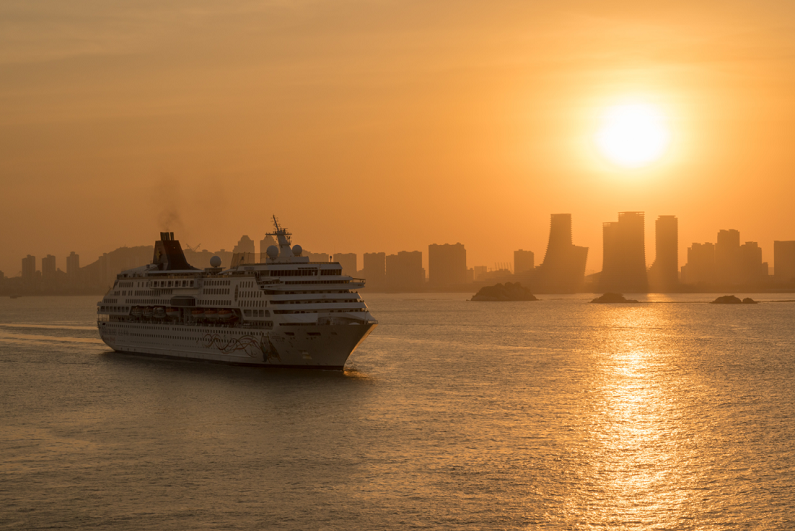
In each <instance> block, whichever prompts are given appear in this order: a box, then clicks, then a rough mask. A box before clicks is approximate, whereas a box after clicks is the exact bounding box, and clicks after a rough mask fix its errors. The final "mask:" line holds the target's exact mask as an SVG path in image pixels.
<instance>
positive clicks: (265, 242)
mask: <svg viewBox="0 0 795 531" xmlns="http://www.w3.org/2000/svg"><path fill="white" fill-rule="evenodd" d="M271 245H275V246H276V247H278V246H279V244H278V243H277V242H276V238H274V237H273V236H268V235H265V237H264V238H262V239H261V240H260V241H259V261H260V262H261V263H263V264H264V263H265V262H266V261H267V260H266V259H267V254H266V253H267V252H268V247H270V246H271Z"/></svg>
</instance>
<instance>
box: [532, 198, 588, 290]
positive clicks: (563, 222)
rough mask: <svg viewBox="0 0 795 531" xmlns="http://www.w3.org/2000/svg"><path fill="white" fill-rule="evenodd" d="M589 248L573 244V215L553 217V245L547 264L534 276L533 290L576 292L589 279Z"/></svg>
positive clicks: (550, 233)
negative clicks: (586, 277)
mask: <svg viewBox="0 0 795 531" xmlns="http://www.w3.org/2000/svg"><path fill="white" fill-rule="evenodd" d="M587 259H588V248H587V247H579V246H576V245H574V244H573V243H572V235H571V214H552V217H551V219H550V223H549V243H548V244H547V252H546V254H545V255H544V261H543V262H542V263H541V265H540V266H538V268H536V270H535V274H534V275H533V281H532V286H533V290H535V291H537V292H539V293H572V292H574V291H577V290H578V289H580V288H581V287H582V285H583V282H584V280H585V263H586V261H587Z"/></svg>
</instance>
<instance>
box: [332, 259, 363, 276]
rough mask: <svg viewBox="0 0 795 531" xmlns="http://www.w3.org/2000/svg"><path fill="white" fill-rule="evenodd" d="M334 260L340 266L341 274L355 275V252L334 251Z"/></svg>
mask: <svg viewBox="0 0 795 531" xmlns="http://www.w3.org/2000/svg"><path fill="white" fill-rule="evenodd" d="M334 261H335V262H339V264H340V265H341V266H342V274H343V275H348V276H353V277H355V276H356V272H357V271H358V270H357V268H356V253H335V254H334Z"/></svg>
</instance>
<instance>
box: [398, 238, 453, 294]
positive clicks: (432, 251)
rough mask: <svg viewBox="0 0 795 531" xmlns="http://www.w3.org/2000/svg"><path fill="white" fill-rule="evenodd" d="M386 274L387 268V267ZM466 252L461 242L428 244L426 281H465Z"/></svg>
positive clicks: (450, 283) (436, 283)
mask: <svg viewBox="0 0 795 531" xmlns="http://www.w3.org/2000/svg"><path fill="white" fill-rule="evenodd" d="M387 274H389V273H388V268H387ZM466 280H467V252H466V249H465V248H464V245H463V244H461V243H456V244H449V243H445V244H444V245H438V244H435V243H434V244H431V245H429V246H428V283H429V284H431V285H432V286H454V285H461V284H464V283H466Z"/></svg>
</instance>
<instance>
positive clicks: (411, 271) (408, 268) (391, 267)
mask: <svg viewBox="0 0 795 531" xmlns="http://www.w3.org/2000/svg"><path fill="white" fill-rule="evenodd" d="M386 286H387V287H388V288H389V289H391V290H395V291H415V290H421V289H423V288H424V287H425V269H423V267H422V253H421V252H420V251H400V252H399V253H398V254H390V255H388V256H387V257H386Z"/></svg>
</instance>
